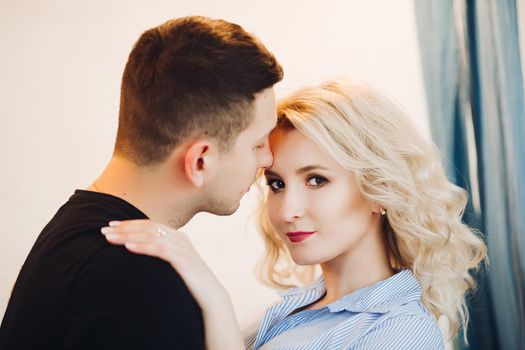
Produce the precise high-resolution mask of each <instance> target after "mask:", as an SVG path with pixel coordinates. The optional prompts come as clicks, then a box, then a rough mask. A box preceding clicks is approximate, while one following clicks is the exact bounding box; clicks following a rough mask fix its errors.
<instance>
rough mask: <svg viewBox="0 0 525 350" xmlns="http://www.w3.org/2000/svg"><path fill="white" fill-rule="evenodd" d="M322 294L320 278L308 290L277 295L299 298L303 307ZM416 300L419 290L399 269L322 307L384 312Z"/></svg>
mask: <svg viewBox="0 0 525 350" xmlns="http://www.w3.org/2000/svg"><path fill="white" fill-rule="evenodd" d="M325 291H326V286H325V283H324V279H323V278H322V277H320V278H319V279H317V280H316V282H314V283H313V284H312V285H310V286H308V287H303V288H294V289H291V290H289V291H286V292H282V293H280V294H281V297H282V298H283V299H284V300H285V301H288V300H291V299H295V298H299V297H301V298H303V301H304V305H307V304H309V303H312V302H314V301H315V300H318V299H319V298H321V297H322V296H323V294H324V293H325ZM420 299H421V287H420V285H419V282H418V281H417V279H416V278H415V276H414V275H413V273H412V271H410V270H401V271H400V272H398V273H396V274H395V275H393V276H391V277H389V278H387V279H385V280H382V281H379V282H376V283H374V284H372V285H371V286H368V287H365V288H361V289H358V290H356V291H354V292H352V293H350V294H348V295H345V296H344V297H342V298H340V299H339V300H336V301H334V302H332V303H330V304H328V305H327V306H326V307H327V308H328V310H329V311H330V312H340V311H343V310H346V311H350V312H355V313H360V312H369V313H386V312H388V311H390V310H391V309H393V308H394V307H396V306H400V305H403V304H406V303H409V302H411V301H419V300H420Z"/></svg>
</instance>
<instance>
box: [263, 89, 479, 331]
mask: <svg viewBox="0 0 525 350" xmlns="http://www.w3.org/2000/svg"><path fill="white" fill-rule="evenodd" d="M277 109H278V123H277V126H276V129H281V130H283V129H284V130H293V129H295V130H298V131H299V132H301V133H302V134H303V135H305V136H306V137H307V138H309V139H310V140H312V141H313V142H315V143H316V144H317V145H318V146H319V147H320V148H321V149H322V150H323V151H325V152H326V153H327V154H329V155H330V156H331V157H333V158H334V159H335V160H336V161H337V162H338V163H339V164H340V165H341V166H343V167H344V168H345V169H347V170H348V171H350V172H352V173H353V174H355V176H356V179H357V182H358V185H359V188H360V190H361V192H362V194H363V195H364V196H365V197H366V198H367V199H368V200H369V201H371V202H373V203H377V204H378V205H379V206H380V207H382V208H385V209H386V212H387V214H386V216H385V217H384V219H383V234H384V238H385V240H386V245H387V248H388V252H389V257H390V263H391V266H392V268H394V269H395V270H397V271H398V270H401V269H410V270H411V271H412V272H413V273H414V275H415V277H416V278H417V280H418V281H419V283H420V284H421V288H422V297H421V301H422V303H423V304H424V305H425V307H426V308H427V309H428V310H429V311H430V312H431V313H432V314H433V315H434V317H435V318H436V319H439V318H440V317H442V316H445V317H446V319H447V322H446V323H447V326H446V327H445V329H444V333H445V334H447V335H448V336H449V337H453V336H456V335H457V332H458V329H459V326H460V325H462V326H463V330H464V335H465V340H466V329H467V324H468V320H469V316H468V309H467V305H466V302H465V295H466V293H467V292H468V291H469V290H471V289H472V290H473V289H475V287H476V283H475V280H474V278H473V274H474V272H475V271H476V270H477V269H478V268H479V267H480V265H481V264H482V263H483V262H486V261H487V250H486V246H485V244H484V242H483V240H482V239H481V238H480V235H479V233H477V232H475V231H473V230H471V229H470V228H469V227H468V226H466V225H465V224H463V223H462V221H461V217H462V215H463V211H464V209H465V206H466V204H467V194H466V192H465V190H463V189H462V188H460V187H458V186H456V185H454V184H452V183H451V182H449V181H448V179H447V177H446V175H445V172H444V169H443V165H442V161H441V157H440V154H439V151H438V150H437V148H436V147H435V146H433V144H431V143H429V142H427V141H426V140H424V139H423V137H422V136H421V135H420V134H419V133H418V132H417V130H416V129H415V128H414V127H413V125H412V122H411V121H410V120H409V119H408V118H407V116H406V115H405V113H403V112H402V111H401V110H400V109H399V108H398V107H397V106H396V105H395V104H394V103H393V102H391V101H390V100H389V99H387V98H385V97H384V96H382V95H380V94H379V93H377V92H375V91H373V90H371V89H370V88H367V87H363V86H359V85H354V84H351V83H349V82H346V81H343V80H339V81H332V82H328V83H325V84H323V85H321V86H319V87H311V88H304V89H302V90H299V91H297V92H295V93H293V94H292V95H290V96H289V97H287V98H285V99H283V100H281V101H280V103H279V104H278V107H277ZM259 226H260V227H259V228H260V231H261V233H262V236H263V240H264V243H265V246H266V250H265V255H264V256H263V257H262V258H261V260H260V261H259V265H258V277H259V278H260V279H261V280H262V281H263V282H265V283H267V284H269V285H271V286H274V287H277V288H289V287H294V286H297V285H298V284H306V283H309V282H311V281H312V280H313V278H314V277H315V272H314V268H315V267H314V266H309V267H301V266H297V265H295V264H294V263H293V261H292V260H291V258H290V256H289V254H288V251H287V249H286V246H285V244H284V242H283V240H282V239H281V238H280V236H279V234H278V233H277V232H276V230H275V229H274V228H273V227H272V224H271V222H270V221H269V218H268V213H267V209H266V200H265V199H263V201H262V204H261V207H260V210H259Z"/></svg>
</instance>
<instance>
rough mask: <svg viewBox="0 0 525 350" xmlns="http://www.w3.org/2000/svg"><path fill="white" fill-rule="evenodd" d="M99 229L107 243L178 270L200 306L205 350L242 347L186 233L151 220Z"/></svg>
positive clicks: (229, 308) (224, 300) (223, 297)
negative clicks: (149, 257)
mask: <svg viewBox="0 0 525 350" xmlns="http://www.w3.org/2000/svg"><path fill="white" fill-rule="evenodd" d="M101 232H102V233H103V234H104V235H105V236H106V239H107V240H108V242H110V243H111V244H117V245H124V246H125V247H126V248H127V249H128V250H129V251H130V252H132V253H136V254H143V255H149V256H153V257H157V258H161V259H163V260H165V261H167V262H169V263H170V264H171V266H173V268H174V269H176V270H177V271H178V273H179V274H180V275H181V277H182V279H183V280H184V282H185V283H186V286H188V289H189V290H190V292H191V294H193V297H194V298H195V300H197V302H198V303H199V305H200V307H201V309H202V315H203V318H204V327H205V330H206V348H207V349H208V350H241V349H244V342H243V339H242V336H241V330H240V328H239V324H238V322H237V319H236V317H235V312H234V310H233V305H232V303H231V299H230V297H229V295H228V293H227V292H226V290H225V289H224V287H223V286H222V284H221V283H220V282H219V281H218V280H217V278H216V277H215V275H214V274H213V272H211V270H210V269H209V268H208V266H207V265H206V263H205V262H204V261H203V260H202V258H201V257H200V255H199V254H198V253H197V251H195V248H194V247H193V245H192V244H191V242H190V240H189V239H188V237H187V236H186V234H184V233H182V232H180V231H177V230H174V229H172V228H170V227H167V226H164V225H161V224H158V223H155V222H153V221H151V220H128V221H112V222H110V223H109V226H108V227H103V228H102V229H101Z"/></svg>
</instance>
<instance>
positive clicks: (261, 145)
mask: <svg viewBox="0 0 525 350" xmlns="http://www.w3.org/2000/svg"><path fill="white" fill-rule="evenodd" d="M265 145H266V144H265V143H263V144H260V145H257V146H255V147H254V148H253V150H254V151H259V150H261V149H263V148H264V146H265Z"/></svg>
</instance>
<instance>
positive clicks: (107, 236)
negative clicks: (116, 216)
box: [106, 233, 118, 241]
mask: <svg viewBox="0 0 525 350" xmlns="http://www.w3.org/2000/svg"><path fill="white" fill-rule="evenodd" d="M117 237H118V235H117V234H116V233H108V234H107V235H106V239H108V240H110V241H111V240H113V239H116V238H117Z"/></svg>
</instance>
